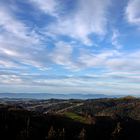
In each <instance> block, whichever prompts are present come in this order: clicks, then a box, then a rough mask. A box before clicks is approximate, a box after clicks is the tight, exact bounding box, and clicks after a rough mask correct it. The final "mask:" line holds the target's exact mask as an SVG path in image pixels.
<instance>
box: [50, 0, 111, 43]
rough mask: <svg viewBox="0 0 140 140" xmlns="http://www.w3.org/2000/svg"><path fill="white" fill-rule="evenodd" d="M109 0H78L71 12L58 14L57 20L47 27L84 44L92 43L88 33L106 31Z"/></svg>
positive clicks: (52, 31) (54, 32) (99, 33)
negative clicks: (62, 15) (63, 14)
mask: <svg viewBox="0 0 140 140" xmlns="http://www.w3.org/2000/svg"><path fill="white" fill-rule="evenodd" d="M109 5H110V0H98V1H97V0H87V1H85V0H79V1H78V3H77V8H76V10H74V12H73V13H71V14H67V16H65V17H61V16H59V18H58V22H57V23H54V25H51V26H50V27H49V30H50V32H51V33H52V34H57V35H67V36H70V37H72V38H74V39H76V40H79V41H81V42H82V43H84V44H86V45H92V43H93V41H92V40H91V39H90V38H89V35H90V34H92V33H94V34H97V35H104V34H105V33H106V25H107V13H108V7H109Z"/></svg>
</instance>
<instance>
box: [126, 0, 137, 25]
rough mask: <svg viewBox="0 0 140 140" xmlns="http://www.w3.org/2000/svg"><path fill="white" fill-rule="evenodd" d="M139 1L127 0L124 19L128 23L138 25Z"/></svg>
mask: <svg viewBox="0 0 140 140" xmlns="http://www.w3.org/2000/svg"><path fill="white" fill-rule="evenodd" d="M139 8H140V0H129V2H128V5H127V7H126V11H125V13H126V17H127V20H128V22H129V23H131V24H135V25H138V26H139V25H140V10H139Z"/></svg>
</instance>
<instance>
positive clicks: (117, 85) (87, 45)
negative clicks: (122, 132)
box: [0, 0, 140, 95]
mask: <svg viewBox="0 0 140 140" xmlns="http://www.w3.org/2000/svg"><path fill="white" fill-rule="evenodd" d="M139 7H140V0H26V1H21V0H1V1H0V92H1V93H3V92H15V93H17V92H20V93H23V92H25V93H31V92H35V93H36V92H37V93H65V94H67V93H83V94H86V93H93V94H94V93H96V94H108V95H112V94H126V95H138V94H140V10H139Z"/></svg>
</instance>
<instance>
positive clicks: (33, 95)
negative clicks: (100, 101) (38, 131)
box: [0, 93, 124, 99]
mask: <svg viewBox="0 0 140 140" xmlns="http://www.w3.org/2000/svg"><path fill="white" fill-rule="evenodd" d="M123 96H124V95H105V94H80V93H75V94H74V93H73V94H52V93H0V98H29V99H50V98H55V99H96V98H114V97H117V98H118V97H123Z"/></svg>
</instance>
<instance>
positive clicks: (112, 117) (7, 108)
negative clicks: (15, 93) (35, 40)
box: [0, 97, 140, 140]
mask: <svg viewBox="0 0 140 140" xmlns="http://www.w3.org/2000/svg"><path fill="white" fill-rule="evenodd" d="M0 102H1V104H0V137H1V139H2V140H6V139H14V140H137V139H140V134H139V130H140V99H137V98H132V97H129V98H128V97H127V98H120V99H96V100H55V99H51V100H30V101H29V100H28V101H27V100H22V101H21V100H16V101H12V100H10V101H9V100H2V99H1V101H0Z"/></svg>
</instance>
